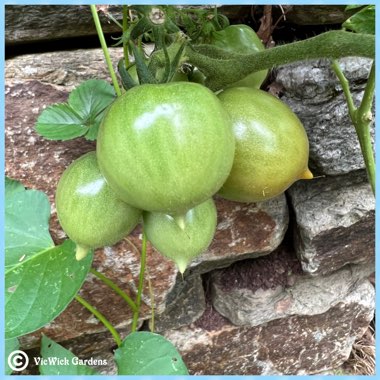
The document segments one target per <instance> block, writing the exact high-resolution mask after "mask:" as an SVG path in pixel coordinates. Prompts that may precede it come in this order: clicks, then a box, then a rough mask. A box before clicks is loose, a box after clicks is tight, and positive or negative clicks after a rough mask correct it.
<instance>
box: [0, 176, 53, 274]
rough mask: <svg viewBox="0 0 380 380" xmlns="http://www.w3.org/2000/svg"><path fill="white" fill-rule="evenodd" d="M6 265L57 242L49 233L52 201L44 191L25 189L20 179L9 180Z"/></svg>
mask: <svg viewBox="0 0 380 380" xmlns="http://www.w3.org/2000/svg"><path fill="white" fill-rule="evenodd" d="M5 188H6V191H5V267H6V268H10V267H11V266H13V265H16V264H18V263H19V262H20V261H23V260H24V261H25V260H27V259H28V258H30V257H32V256H33V255H34V254H36V253H37V252H39V251H41V250H43V249H46V248H48V247H52V246H54V242H53V240H52V238H51V236H50V233H49V219H50V203H49V199H48V197H47V196H46V194H44V193H43V192H41V191H38V190H25V189H24V187H23V186H22V185H21V184H20V183H19V182H16V181H13V180H8V181H7V180H6V183H5Z"/></svg>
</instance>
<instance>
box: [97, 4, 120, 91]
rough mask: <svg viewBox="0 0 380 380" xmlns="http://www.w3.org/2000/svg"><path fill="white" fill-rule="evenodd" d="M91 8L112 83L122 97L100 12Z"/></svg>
mask: <svg viewBox="0 0 380 380" xmlns="http://www.w3.org/2000/svg"><path fill="white" fill-rule="evenodd" d="M90 8H91V13H92V18H93V20H94V23H95V27H96V31H97V33H98V37H99V41H100V45H101V46H102V49H103V54H104V58H105V60H106V63H107V66H108V71H109V73H110V75H111V79H112V83H113V86H114V88H115V92H116V94H117V96H120V95H121V90H120V87H119V83H118V81H117V78H116V74H115V71H114V69H113V66H112V62H111V57H110V54H109V51H108V48H107V43H106V40H105V38H104V34H103V29H102V25H101V24H100V20H99V15H98V12H97V10H96V6H95V5H90Z"/></svg>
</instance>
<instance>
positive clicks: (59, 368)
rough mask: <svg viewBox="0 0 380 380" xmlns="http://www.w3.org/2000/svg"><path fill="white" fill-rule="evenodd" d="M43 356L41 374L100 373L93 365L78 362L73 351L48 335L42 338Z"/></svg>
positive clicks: (40, 366) (40, 365) (40, 367)
mask: <svg viewBox="0 0 380 380" xmlns="http://www.w3.org/2000/svg"><path fill="white" fill-rule="evenodd" d="M41 358H42V361H41V362H40V364H39V366H38V368H39V370H40V374H41V375H98V373H97V372H96V371H95V370H94V369H92V368H91V367H88V366H86V365H84V364H76V363H77V361H78V358H77V357H76V356H75V355H74V354H73V353H72V352H71V351H69V350H67V349H66V348H64V347H62V346H61V345H59V344H58V343H55V342H54V341H53V340H51V339H49V338H48V337H47V336H46V335H43V336H42V340H41ZM45 361H46V362H47V363H48V364H46V363H45Z"/></svg>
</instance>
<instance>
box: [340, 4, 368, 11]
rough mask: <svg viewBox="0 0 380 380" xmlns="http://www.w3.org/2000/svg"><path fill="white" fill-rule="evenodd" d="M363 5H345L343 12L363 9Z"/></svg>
mask: <svg viewBox="0 0 380 380" xmlns="http://www.w3.org/2000/svg"><path fill="white" fill-rule="evenodd" d="M363 7H364V5H363V4H352V5H347V6H346V8H345V9H344V10H345V11H349V10H351V9H356V8H363Z"/></svg>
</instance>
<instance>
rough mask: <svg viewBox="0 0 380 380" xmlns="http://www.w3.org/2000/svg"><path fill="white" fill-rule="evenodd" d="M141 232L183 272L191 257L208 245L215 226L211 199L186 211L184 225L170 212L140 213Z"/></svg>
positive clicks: (214, 210) (214, 214)
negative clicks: (141, 215)
mask: <svg viewBox="0 0 380 380" xmlns="http://www.w3.org/2000/svg"><path fill="white" fill-rule="evenodd" d="M143 219H144V231H145V233H146V236H147V238H148V239H149V241H150V242H151V243H152V245H153V246H154V247H155V248H156V249H157V250H158V251H159V252H160V253H161V254H162V255H163V256H165V257H167V258H169V259H171V260H173V261H174V262H175V263H176V265H177V266H178V269H179V271H180V272H181V273H182V274H183V273H184V272H185V270H186V268H187V266H188V264H189V263H190V261H191V260H192V259H194V258H195V257H196V256H198V255H200V254H201V253H202V252H204V251H205V250H206V249H207V247H208V246H209V245H210V243H211V241H212V239H213V236H214V234H215V229H216V220H217V214H216V208H215V204H214V201H213V200H212V199H209V200H207V201H206V202H203V203H201V204H200V205H198V206H196V207H194V208H192V209H191V210H189V211H188V212H187V213H186V215H185V216H184V228H181V226H179V225H178V223H177V221H176V220H174V219H173V217H171V216H170V215H166V214H161V213H150V212H144V213H143Z"/></svg>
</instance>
